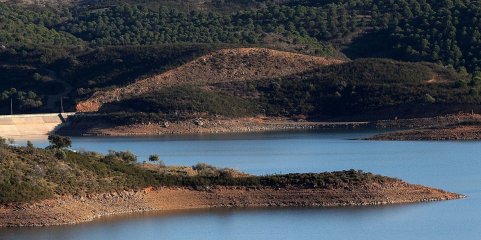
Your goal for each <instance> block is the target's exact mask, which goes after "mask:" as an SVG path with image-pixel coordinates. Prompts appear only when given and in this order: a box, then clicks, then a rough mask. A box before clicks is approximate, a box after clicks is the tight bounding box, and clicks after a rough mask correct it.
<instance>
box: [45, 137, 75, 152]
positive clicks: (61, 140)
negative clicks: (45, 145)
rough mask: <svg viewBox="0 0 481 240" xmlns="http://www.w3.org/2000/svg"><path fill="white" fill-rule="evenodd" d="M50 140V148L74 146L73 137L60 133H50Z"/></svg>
mask: <svg viewBox="0 0 481 240" xmlns="http://www.w3.org/2000/svg"><path fill="white" fill-rule="evenodd" d="M48 141H49V142H50V146H49V147H50V148H56V149H62V148H69V147H71V146H72V139H70V138H69V137H63V136H59V135H49V136H48Z"/></svg>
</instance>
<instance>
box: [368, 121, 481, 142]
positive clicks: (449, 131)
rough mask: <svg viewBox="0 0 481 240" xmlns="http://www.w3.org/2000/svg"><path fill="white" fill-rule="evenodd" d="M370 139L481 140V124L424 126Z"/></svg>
mask: <svg viewBox="0 0 481 240" xmlns="http://www.w3.org/2000/svg"><path fill="white" fill-rule="evenodd" d="M368 140H397V141H417V140H430V141H443V140H481V125H476V126H448V127H439V128H423V129H412V130H402V131H396V132H391V133H385V134H380V135H376V136H373V137H370V138H368Z"/></svg>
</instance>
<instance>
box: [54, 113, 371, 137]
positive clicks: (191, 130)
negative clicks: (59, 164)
mask: <svg viewBox="0 0 481 240" xmlns="http://www.w3.org/2000/svg"><path fill="white" fill-rule="evenodd" d="M367 124H368V122H305V121H296V120H292V119H288V118H268V117H251V118H237V119H228V118H217V119H193V120H189V121H181V122H178V123H145V124H132V125H112V124H111V123H107V122H99V121H94V120H92V121H78V122H71V123H69V125H66V126H63V127H62V128H61V129H59V130H58V131H57V132H56V133H58V134H61V135H70V136H78V135H89V136H141V135H144V136H146V135H166V134H198V133H243V132H266V131H283V130H294V129H321V128H358V127H363V126H367Z"/></svg>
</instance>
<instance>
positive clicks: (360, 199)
mask: <svg viewBox="0 0 481 240" xmlns="http://www.w3.org/2000/svg"><path fill="white" fill-rule="evenodd" d="M51 141H52V142H54V143H55V144H52V145H51V146H49V147H48V148H46V149H40V148H36V147H34V146H32V145H31V144H29V145H28V146H26V147H18V146H9V145H7V144H5V143H4V141H3V143H2V144H1V146H0V158H1V159H2V160H1V161H0V227H14V226H15V227H18V226H51V225H65V224H75V223H81V222H87V221H92V220H94V219H97V218H99V217H102V216H107V215H118V214H127V213H133V212H146V211H165V210H187V209H203V208H225V207H341V206H365V205H383V204H401V203H416V202H427V201H440V200H451V199H459V198H463V197H464V196H463V195H460V194H455V193H450V192H446V191H443V190H439V189H433V188H429V187H425V186H421V185H414V184H409V183H406V182H404V181H402V180H399V179H395V178H390V177H385V176H380V175H375V174H372V173H364V172H362V171H358V170H348V171H337V172H326V173H302V174H284V175H267V176H253V175H249V174H245V173H241V172H239V171H236V170H232V169H219V168H215V167H212V166H210V165H207V164H202V163H200V164H197V165H194V166H192V167H167V166H164V164H162V163H161V162H159V161H158V157H156V156H152V157H151V158H150V160H153V162H152V163H139V162H138V160H137V157H136V156H135V155H133V154H132V153H130V152H116V151H111V152H110V153H109V154H107V155H101V154H98V153H94V152H75V151H70V150H68V149H67V148H65V147H66V146H68V145H69V144H70V143H69V141H68V139H66V138H62V137H57V138H52V139H51Z"/></svg>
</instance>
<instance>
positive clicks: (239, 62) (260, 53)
mask: <svg viewBox="0 0 481 240" xmlns="http://www.w3.org/2000/svg"><path fill="white" fill-rule="evenodd" d="M343 62H344V61H343V60H339V59H333V58H325V57H315V56H308V55H302V54H296V53H290V52H282V51H276V50H271V49H264V48H238V49H223V50H219V51H216V52H213V53H211V54H208V55H205V56H203V57H200V58H197V59H195V60H193V61H191V62H189V63H187V64H185V65H182V66H180V67H178V68H175V69H172V70H170V71H167V72H165V73H162V74H160V75H156V76H153V77H149V78H146V79H142V80H139V81H137V82H135V83H133V84H130V85H127V86H125V87H122V88H116V89H112V90H107V91H100V92H96V93H95V94H94V95H93V96H92V97H91V98H90V99H87V100H86V101H82V102H80V103H78V104H77V111H79V112H95V111H98V110H99V109H100V108H101V107H102V105H103V104H105V103H111V102H115V101H120V100H122V99H125V98H130V97H133V96H139V95H142V94H146V93H148V92H151V91H154V90H157V89H159V88H162V87H166V86H173V85H177V84H186V83H217V82H229V81H245V80H261V79H266V78H273V77H284V76H289V75H294V74H299V73H303V72H307V71H310V70H314V69H316V68H318V67H322V66H325V65H330V64H340V63H343Z"/></svg>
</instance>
